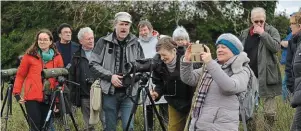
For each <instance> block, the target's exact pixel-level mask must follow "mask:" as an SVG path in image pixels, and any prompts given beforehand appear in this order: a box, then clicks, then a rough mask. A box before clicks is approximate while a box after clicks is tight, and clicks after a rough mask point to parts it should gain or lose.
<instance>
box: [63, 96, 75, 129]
mask: <svg viewBox="0 0 301 131" xmlns="http://www.w3.org/2000/svg"><path fill="white" fill-rule="evenodd" d="M64 100H65V104H66V109H67V110H68V113H69V115H70V117H71V120H72V123H73V126H74V128H75V130H76V131H78V126H77V124H76V122H75V119H74V116H73V114H72V111H71V107H69V102H68V100H67V99H66V97H64Z"/></svg>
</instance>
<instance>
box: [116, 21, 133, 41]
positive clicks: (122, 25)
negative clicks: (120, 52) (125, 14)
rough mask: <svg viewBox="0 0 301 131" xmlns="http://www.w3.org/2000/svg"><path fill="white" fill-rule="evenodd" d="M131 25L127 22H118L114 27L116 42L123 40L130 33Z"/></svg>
mask: <svg viewBox="0 0 301 131" xmlns="http://www.w3.org/2000/svg"><path fill="white" fill-rule="evenodd" d="M130 27H131V24H130V23H129V22H123V21H118V23H117V24H116V25H115V29H116V35H117V39H118V40H123V39H124V38H125V37H127V36H128V34H129V33H130Z"/></svg>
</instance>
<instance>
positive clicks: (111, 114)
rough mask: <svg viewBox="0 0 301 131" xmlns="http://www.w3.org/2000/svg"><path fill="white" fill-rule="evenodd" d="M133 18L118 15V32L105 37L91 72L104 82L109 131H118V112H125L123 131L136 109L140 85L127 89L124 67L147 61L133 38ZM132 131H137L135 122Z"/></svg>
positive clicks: (95, 49)
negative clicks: (134, 108)
mask: <svg viewBox="0 0 301 131" xmlns="http://www.w3.org/2000/svg"><path fill="white" fill-rule="evenodd" d="M131 17H132V16H131V15H130V14H129V13H127V12H119V13H117V14H115V19H114V32H113V33H111V34H109V35H108V36H105V37H102V38H100V39H99V40H98V42H97V43H96V46H95V48H94V49H93V52H92V54H91V61H90V66H91V67H90V70H91V72H92V74H93V75H94V76H95V77H97V78H100V79H101V87H102V91H103V110H104V112H105V129H104V130H105V131H115V130H116V125H117V117H118V112H119V111H120V112H121V121H122V128H123V130H125V129H126V126H127V122H128V119H129V116H130V113H131V110H132V107H133V102H132V98H130V97H135V96H136V93H137V89H138V83H135V84H134V85H133V86H131V87H127V86H126V85H124V83H123V81H122V80H123V74H124V72H125V71H124V65H125V64H126V63H128V62H132V61H135V60H136V59H143V58H144V55H143V50H142V48H141V46H140V43H139V42H138V38H137V37H136V36H134V35H133V34H130V32H129V31H130V27H131V24H132V20H131ZM129 130H133V120H132V121H131V124H130V128H129Z"/></svg>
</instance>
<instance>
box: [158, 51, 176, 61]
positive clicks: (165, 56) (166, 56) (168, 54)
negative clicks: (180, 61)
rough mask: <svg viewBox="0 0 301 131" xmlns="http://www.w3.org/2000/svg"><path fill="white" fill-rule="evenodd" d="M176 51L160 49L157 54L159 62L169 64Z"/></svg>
mask: <svg viewBox="0 0 301 131" xmlns="http://www.w3.org/2000/svg"><path fill="white" fill-rule="evenodd" d="M175 50H176V49H173V50H171V51H170V50H166V49H163V48H161V49H160V50H159V51H158V53H159V55H160V56H161V60H162V61H163V62H164V63H165V64H168V63H170V62H171V61H172V60H173V59H174V58H175V56H176V51H175Z"/></svg>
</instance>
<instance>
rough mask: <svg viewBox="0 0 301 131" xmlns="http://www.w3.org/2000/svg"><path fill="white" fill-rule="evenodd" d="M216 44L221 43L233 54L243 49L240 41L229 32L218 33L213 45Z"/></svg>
mask: <svg viewBox="0 0 301 131" xmlns="http://www.w3.org/2000/svg"><path fill="white" fill-rule="evenodd" d="M218 44H223V45H225V46H227V47H228V48H229V49H230V50H231V51H232V53H233V54H234V55H238V54H239V53H240V52H242V51H243V49H244V48H243V46H242V43H241V41H240V40H239V39H238V38H237V37H236V36H235V35H233V34H231V33H225V34H222V35H220V36H219V37H218V38H217V40H216V43H215V45H216V46H217V45H218Z"/></svg>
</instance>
